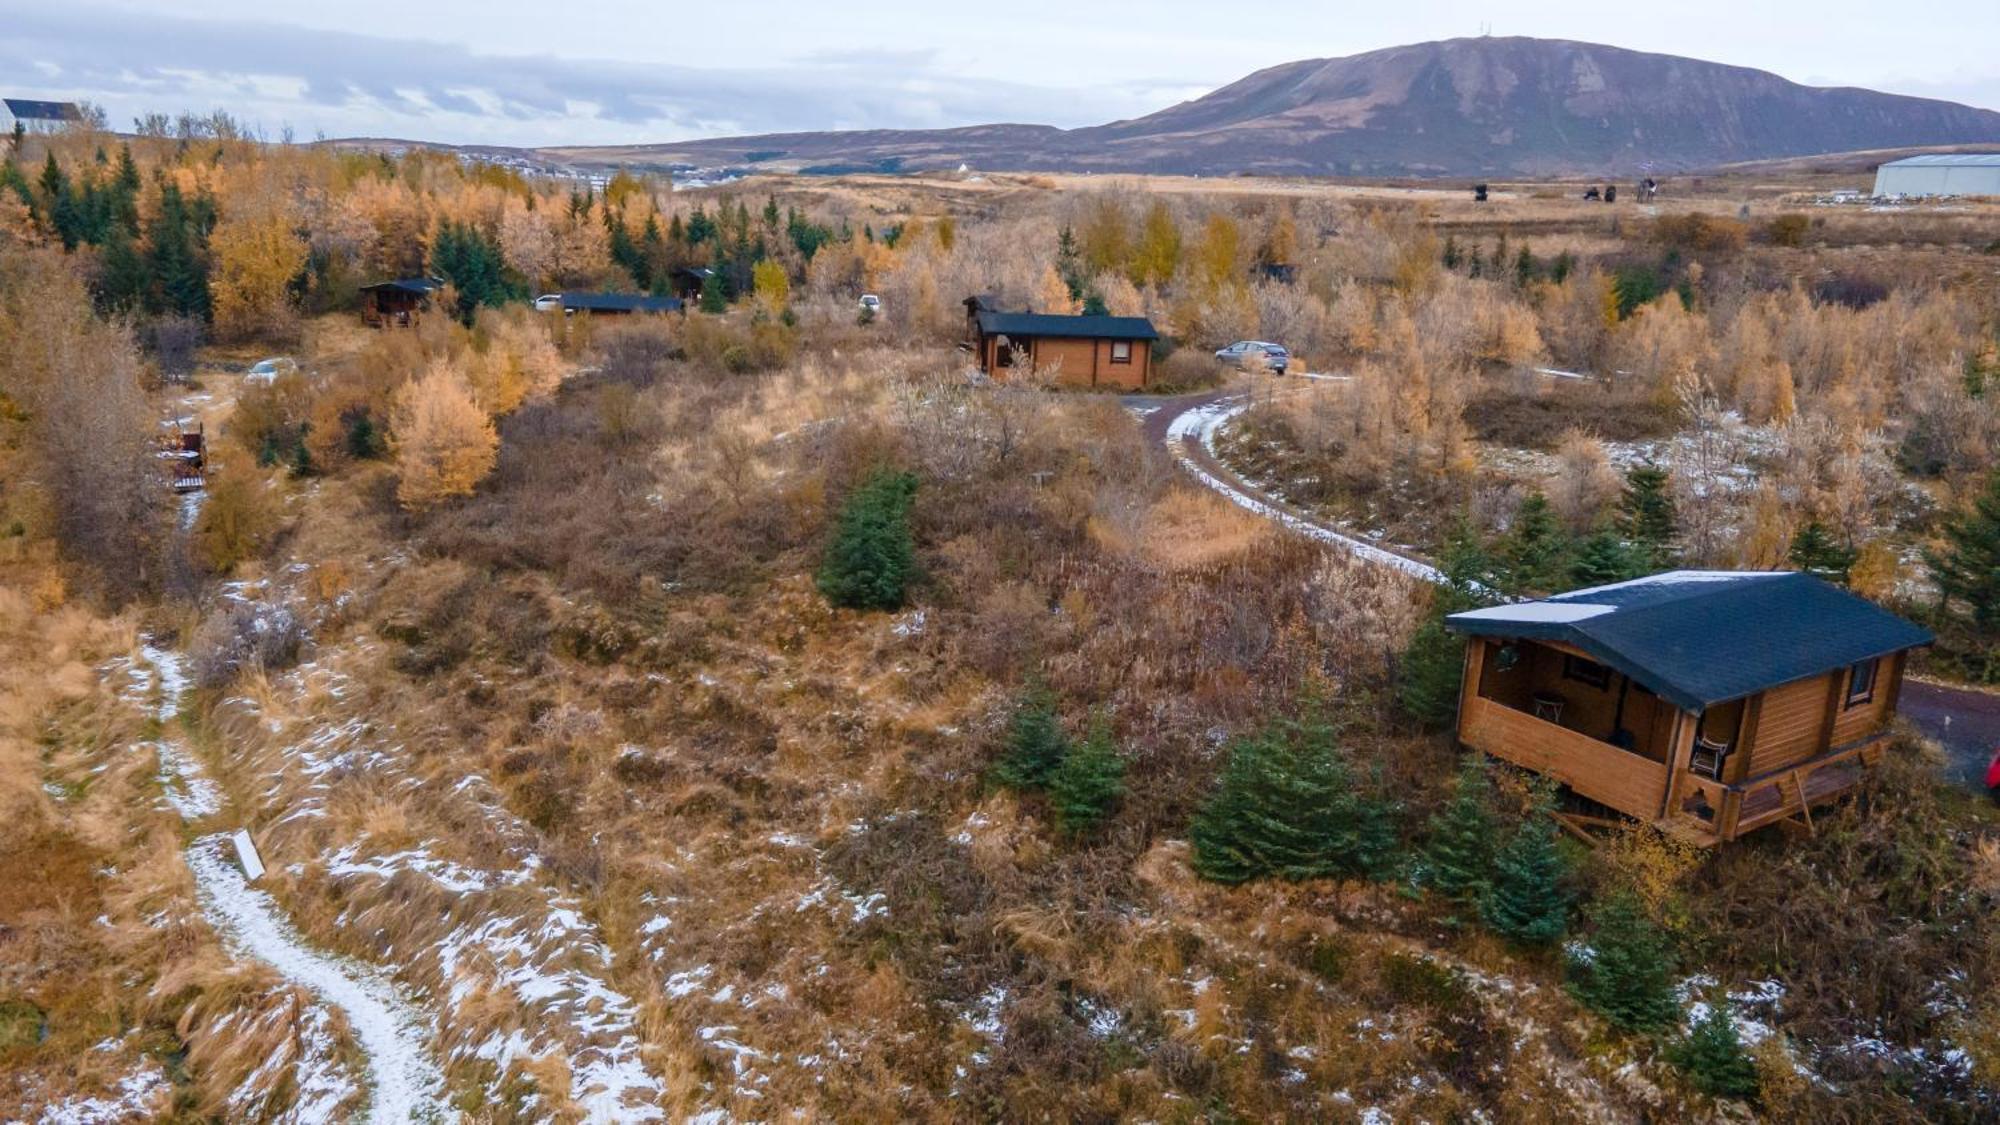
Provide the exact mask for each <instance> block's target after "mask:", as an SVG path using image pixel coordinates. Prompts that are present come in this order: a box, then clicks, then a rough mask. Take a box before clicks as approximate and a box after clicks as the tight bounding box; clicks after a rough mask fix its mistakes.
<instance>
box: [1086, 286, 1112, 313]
mask: <svg viewBox="0 0 2000 1125" xmlns="http://www.w3.org/2000/svg"><path fill="white" fill-rule="evenodd" d="M1083 315H1085V316H1109V315H1111V310H1110V309H1109V308H1107V307H1106V306H1105V304H1104V294H1102V293H1099V292H1098V291H1097V290H1095V289H1092V290H1090V291H1089V292H1087V293H1085V294H1084V295H1083Z"/></svg>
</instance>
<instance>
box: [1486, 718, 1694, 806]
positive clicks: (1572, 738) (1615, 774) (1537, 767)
mask: <svg viewBox="0 0 2000 1125" xmlns="http://www.w3.org/2000/svg"><path fill="white" fill-rule="evenodd" d="M1463 708H1464V711H1463V714H1461V715H1460V718H1459V737H1460V739H1461V740H1462V741H1463V742H1464V743H1465V744H1466V745H1467V746H1470V747H1472V748H1473V749H1475V750H1481V751H1484V752H1486V753H1488V754H1491V755H1493V756H1494V757H1496V758H1502V759H1505V760H1506V761H1510V762H1513V763H1515V764H1517V765H1520V766H1523V767H1525V768H1527V769H1531V770H1534V771H1535V772H1536V773H1540V774H1543V775H1546V776H1548V777H1552V778H1554V779H1555V780H1557V781H1559V782H1561V783H1562V784H1564V785H1567V786H1569V788H1570V789H1572V790H1573V791H1575V792H1577V793H1579V794H1582V795H1583V796H1585V797H1588V798H1590V799H1591V800H1593V801H1596V802H1597V803H1599V804H1601V805H1605V806H1607V807H1609V808H1612V809H1616V810H1617V811H1619V812H1621V813H1624V814H1625V815H1627V816H1631V817H1637V818H1638V819H1640V820H1643V821H1651V820H1654V819H1655V818H1657V817H1658V816H1659V812H1660V805H1661V802H1662V801H1664V800H1665V799H1666V794H1667V767H1666V765H1665V764H1664V763H1661V762H1656V761H1654V760H1652V759H1651V758H1647V757H1644V756H1642V755H1639V754H1634V753H1632V752H1631V751H1629V750H1621V749H1619V748H1618V747H1616V746H1613V745H1611V744H1610V743H1608V742H1599V741H1598V740H1597V739H1594V738H1592V737H1590V736H1589V735H1587V734H1581V733H1579V732H1577V731H1573V730H1570V729H1569V728H1567V727H1563V726H1558V725H1557V724H1555V723H1551V722H1548V721H1546V720H1543V719H1537V718H1535V717H1534V716H1533V715H1530V714H1528V713H1527V712H1525V711H1516V710H1514V709H1513V708H1511V707H1508V706H1506V705H1505V704H1502V703H1496V702H1494V701H1493V700H1491V699H1484V698H1481V697H1479V696H1477V695H1473V696H1468V697H1467V698H1466V699H1465V700H1464V703H1463Z"/></svg>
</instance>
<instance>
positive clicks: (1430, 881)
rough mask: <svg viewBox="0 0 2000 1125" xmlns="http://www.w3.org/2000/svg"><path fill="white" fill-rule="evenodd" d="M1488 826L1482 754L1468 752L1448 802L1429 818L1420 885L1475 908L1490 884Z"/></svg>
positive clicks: (1490, 821)
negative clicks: (1424, 870)
mask: <svg viewBox="0 0 2000 1125" xmlns="http://www.w3.org/2000/svg"><path fill="white" fill-rule="evenodd" d="M1493 828H1494V825H1493V810H1492V787H1491V784H1490V783H1489V782H1488V780H1487V777H1486V756H1485V755H1484V754H1481V753H1479V752H1478V751H1476V750H1475V751H1471V752H1469V753H1467V754H1466V755H1465V760H1464V761H1463V762H1462V763H1461V764H1460V765H1459V768H1458V777H1457V778H1456V779H1455V780H1454V781H1453V782H1452V790H1451V800H1450V801H1449V802H1447V803H1446V804H1445V807H1444V808H1443V809H1442V810H1440V811H1439V812H1438V813H1437V815H1435V816H1433V817H1431V822H1430V843H1429V845H1428V846H1427V847H1426V848H1425V849H1424V858H1425V859H1426V861H1427V866H1428V870H1427V872H1426V873H1425V876H1424V883H1425V885H1426V886H1429V887H1431V888H1433V889H1435V890H1436V891H1437V892H1438V893H1439V894H1442V895H1444V896H1445V897H1446V898H1448V899H1451V900H1452V901H1454V902H1456V903H1459V904H1461V905H1464V906H1470V907H1477V906H1478V905H1479V903H1480V901H1481V900H1482V899H1484V898H1485V897H1486V892H1487V888H1488V887H1489V886H1491V885H1492V881H1493V879H1492V874H1493Z"/></svg>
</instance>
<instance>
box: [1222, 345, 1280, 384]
mask: <svg viewBox="0 0 2000 1125" xmlns="http://www.w3.org/2000/svg"><path fill="white" fill-rule="evenodd" d="M1215 358H1217V359H1219V360H1221V361H1222V362H1224V363H1227V364H1229V365H1231V366H1233V367H1245V368H1247V367H1251V366H1254V365H1256V364H1257V363H1259V362H1261V363H1262V364H1263V367H1264V370H1266V371H1269V372H1270V373H1271V374H1273V375H1283V374H1284V373H1285V370H1286V369H1287V368H1289V367H1291V365H1292V353H1290V352H1288V351H1286V350H1285V347H1284V345H1283V344H1273V343H1271V342H1270V341H1268V340H1238V341H1236V342H1235V343H1233V344H1231V345H1229V346H1228V347H1226V348H1223V349H1222V350H1221V351H1218V352H1216V353H1215Z"/></svg>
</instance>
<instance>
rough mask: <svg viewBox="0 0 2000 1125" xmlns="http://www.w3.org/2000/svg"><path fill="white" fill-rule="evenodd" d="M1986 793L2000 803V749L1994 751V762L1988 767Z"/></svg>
mask: <svg viewBox="0 0 2000 1125" xmlns="http://www.w3.org/2000/svg"><path fill="white" fill-rule="evenodd" d="M1986 791H1987V792H1988V793H1991V794H1992V795H1993V799H1994V800H1995V801H2000V747H1995V748H1994V750H1993V761H1991V762H1990V763H1988V764H1987V766H1986Z"/></svg>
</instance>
